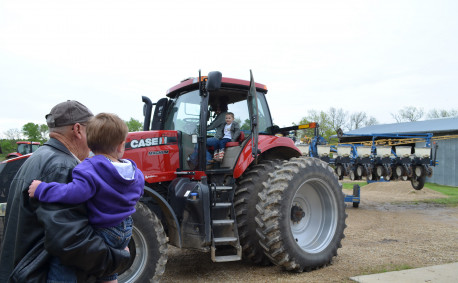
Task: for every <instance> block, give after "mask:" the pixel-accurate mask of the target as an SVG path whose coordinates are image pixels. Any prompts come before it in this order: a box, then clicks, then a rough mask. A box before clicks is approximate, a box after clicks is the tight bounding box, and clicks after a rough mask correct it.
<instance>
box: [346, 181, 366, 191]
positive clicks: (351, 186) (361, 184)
mask: <svg viewBox="0 0 458 283" xmlns="http://www.w3.org/2000/svg"><path fill="white" fill-rule="evenodd" d="M354 185H359V187H360V188H362V187H363V186H365V185H367V182H351V183H342V188H343V189H347V190H353V186H354Z"/></svg>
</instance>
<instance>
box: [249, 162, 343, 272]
mask: <svg viewBox="0 0 458 283" xmlns="http://www.w3.org/2000/svg"><path fill="white" fill-rule="evenodd" d="M259 197H260V203H259V205H258V206H257V208H258V212H259V214H258V216H257V217H256V222H257V224H258V229H257V232H258V234H259V236H260V238H261V241H260V243H261V246H262V247H263V248H264V251H265V254H266V255H267V256H268V257H269V258H270V259H271V260H272V262H273V263H275V264H277V265H279V266H282V267H283V268H285V269H286V270H292V271H296V272H302V271H304V270H305V271H309V270H312V269H316V268H320V267H322V266H325V265H327V264H329V263H330V262H331V260H332V258H333V257H334V256H336V255H337V250H338V249H339V248H340V247H341V241H342V239H343V238H344V230H345V227H346V224H345V219H346V216H347V215H346V213H345V202H344V194H343V192H342V187H341V185H340V184H339V181H338V179H337V176H336V175H335V174H334V172H333V170H332V169H331V168H330V167H329V165H328V164H327V163H326V162H323V161H321V160H319V159H317V158H310V157H301V158H292V159H291V160H290V161H288V162H285V163H283V164H282V165H281V167H280V168H279V169H277V170H276V171H275V172H274V173H273V174H272V176H271V177H270V178H269V180H268V183H267V184H266V189H265V190H263V191H262V192H261V193H260V194H259Z"/></svg>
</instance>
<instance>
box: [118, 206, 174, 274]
mask: <svg viewBox="0 0 458 283" xmlns="http://www.w3.org/2000/svg"><path fill="white" fill-rule="evenodd" d="M136 210H137V211H136V212H135V213H134V214H133V215H132V218H133V220H134V226H133V229H132V239H131V240H130V242H129V250H130V254H131V261H132V263H131V265H130V267H129V268H128V269H127V270H126V271H124V272H123V273H121V274H120V275H119V276H118V281H119V282H126V283H127V282H158V281H159V280H160V278H161V276H162V274H163V273H164V271H165V264H166V263H167V238H166V235H165V232H164V228H163V227H162V224H161V221H160V220H159V219H158V218H157V216H156V214H154V213H153V212H152V211H151V210H150V209H149V208H148V207H147V206H146V204H144V203H141V202H138V203H137V206H136Z"/></svg>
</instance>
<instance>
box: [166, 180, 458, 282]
mask: <svg viewBox="0 0 458 283" xmlns="http://www.w3.org/2000/svg"><path fill="white" fill-rule="evenodd" d="M344 192H345V193H347V194H351V192H350V191H346V190H344ZM438 197H444V196H443V195H441V194H440V193H437V192H435V191H432V190H429V189H426V188H424V189H423V190H421V191H415V190H413V189H412V187H411V185H410V182H389V183H372V184H370V185H367V186H364V187H363V188H362V189H361V203H360V206H359V208H353V207H352V205H351V203H349V204H347V208H346V212H347V214H348V218H347V225H348V227H347V229H346V230H345V235H346V238H345V239H344V240H343V241H342V248H341V249H339V255H338V256H337V257H335V258H334V260H333V262H332V264H331V265H329V266H327V267H325V268H322V269H319V270H315V271H312V272H305V273H291V272H287V271H283V270H282V269H281V268H279V267H277V266H267V267H266V266H257V265H254V264H251V263H249V262H246V261H238V262H229V263H214V262H212V261H211V259H210V254H209V253H201V252H196V251H190V250H180V249H176V248H174V247H171V246H169V260H168V263H167V267H166V271H165V274H164V277H163V280H162V282H242V281H244V282H350V281H351V280H350V279H349V277H352V276H357V275H362V274H372V273H379V272H382V271H391V270H395V269H396V268H399V267H401V268H402V267H405V266H409V267H411V268H417V267H424V266H430V265H437V264H445V263H451V262H458V208H457V207H452V208H450V207H445V206H438V205H431V204H424V203H421V202H420V203H419V204H413V203H411V202H412V201H419V200H422V199H430V198H438Z"/></svg>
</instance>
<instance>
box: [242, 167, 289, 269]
mask: <svg viewBox="0 0 458 283" xmlns="http://www.w3.org/2000/svg"><path fill="white" fill-rule="evenodd" d="M280 163H281V161H280V160H264V161H261V162H260V163H259V164H257V165H253V166H251V167H249V168H248V169H247V170H246V171H245V173H243V175H242V176H241V177H240V178H238V179H237V187H236V189H235V196H234V210H235V216H236V219H237V228H238V232H239V237H240V244H241V245H242V250H243V254H244V257H246V258H248V259H250V260H251V261H252V262H254V263H257V264H261V265H268V264H271V262H270V259H269V258H268V257H267V256H266V255H265V254H264V249H263V248H262V247H261V246H260V245H259V236H258V234H257V233H256V221H255V217H256V215H257V214H258V211H257V210H256V205H257V204H258V200H259V197H258V193H259V192H261V191H262V190H263V189H264V184H265V182H267V179H268V178H269V173H272V172H273V171H274V170H275V166H276V165H279V164H280Z"/></svg>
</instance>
